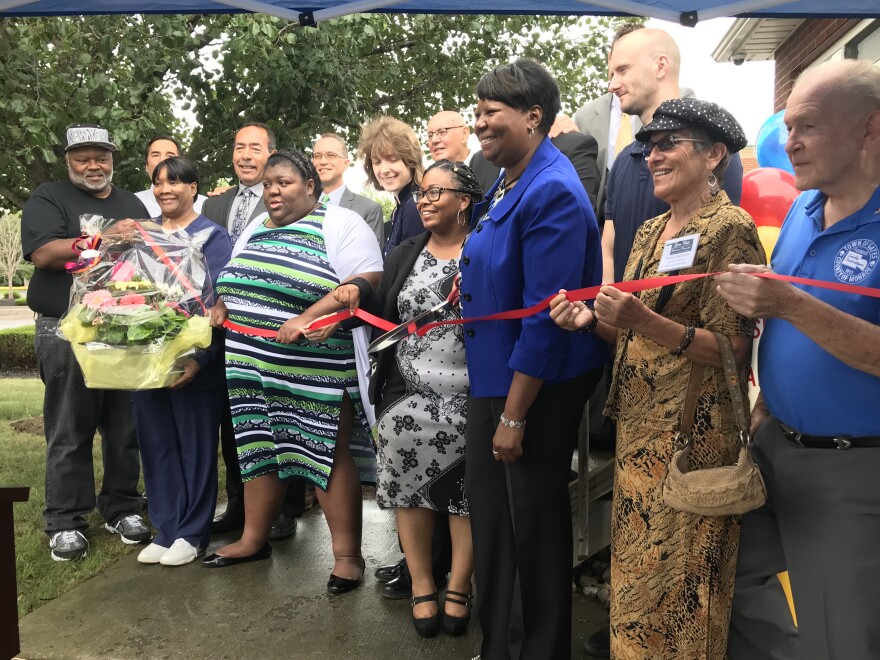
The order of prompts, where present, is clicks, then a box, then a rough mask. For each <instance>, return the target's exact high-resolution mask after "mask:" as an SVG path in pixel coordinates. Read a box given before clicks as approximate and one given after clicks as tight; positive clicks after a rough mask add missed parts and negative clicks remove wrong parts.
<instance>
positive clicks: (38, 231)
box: [21, 124, 150, 561]
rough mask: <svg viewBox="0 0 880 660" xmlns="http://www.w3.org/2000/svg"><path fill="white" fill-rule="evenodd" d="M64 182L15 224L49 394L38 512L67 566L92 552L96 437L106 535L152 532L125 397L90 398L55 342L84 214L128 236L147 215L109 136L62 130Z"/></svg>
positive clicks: (102, 393) (44, 189)
mask: <svg viewBox="0 0 880 660" xmlns="http://www.w3.org/2000/svg"><path fill="white" fill-rule="evenodd" d="M63 145H64V152H65V160H66V162H67V173H68V180H66V181H56V182H54V183H44V184H43V185H41V186H39V187H38V188H37V189H36V190H35V191H34V192H33V194H32V195H31V197H30V199H29V200H28V202H27V204H25V207H24V212H23V214H22V217H21V243H22V248H23V251H24V257H25V259H27V260H29V261H31V262H33V264H34V266H35V267H36V270H35V271H34V276H33V278H32V279H31V282H30V286H29V287H28V294H27V302H28V307H30V308H31V309H32V310H34V311H35V312H37V314H38V318H37V327H36V337H35V341H34V344H35V347H36V352H37V360H38V363H39V367H40V378H41V379H42V380H43V383H44V384H45V386H46V393H45V399H44V402H43V427H44V429H45V433H46V508H45V510H44V512H43V519H44V521H45V529H46V533H47V534H48V535H49V548H50V550H51V554H52V559H54V560H56V561H68V560H71V559H79V558H81V557H84V556H85V555H86V554H87V553H88V548H89V543H88V540H87V539H86V537H85V536H84V535H83V530H85V529H86V527H88V523H86V521H85V516H86V515H87V514H88V513H89V512H91V511H92V509H94V508H95V504H96V501H95V476H94V471H93V468H92V445H93V442H94V437H95V432H96V431H99V432H100V433H101V442H102V449H103V455H104V478H103V482H102V485H101V492H100V493H99V495H98V498H97V507H98V511H99V512H100V513H101V516H102V517H103V518H104V520H105V521H106V524H105V525H104V526H105V527H106V529H107V530H108V531H110V532H113V533H114V534H118V535H119V536H120V537H121V539H122V542H123V543H127V544H133V543H142V542H144V541H148V540H149V539H150V530H149V528H148V527H147V526H146V525H145V524H144V521H143V519H142V518H141V517H140V515H138V510H139V508H140V504H141V500H140V497H139V495H138V491H137V485H138V477H139V476H140V463H139V459H138V446H137V436H136V435H135V428H134V420H133V418H132V413H131V398H130V396H129V393H128V392H121V391H115V390H90V389H88V388H87V387H86V385H85V382H84V381H83V376H82V372H81V371H80V368H79V365H78V364H77V362H76V360H75V359H74V357H73V352H72V351H71V349H70V345H69V344H68V343H67V342H66V341H64V340H63V339H61V338H59V337H58V336H57V335H56V329H57V327H58V319H59V317H60V316H62V315H63V314H64V313H65V312H66V311H67V306H68V298H69V295H70V286H71V283H72V280H71V276H70V275H69V274H68V273H67V272H66V271H65V268H64V265H65V263H67V262H71V261H73V262H75V261H76V260H77V258H78V256H79V254H80V253H81V252H82V250H83V247H84V243H83V241H82V240H80V236H81V233H80V216H81V215H83V214H97V215H101V216H103V217H104V218H107V219H114V220H119V222H116V224H114V225H113V226H111V227H110V228H109V229H108V230H107V231H105V232H104V233H105V235H107V234H114V233H119V234H124V233H128V232H131V231H133V230H134V221H133V220H131V218H144V217H146V216H147V210H146V209H145V208H144V205H143V204H141V202H140V200H138V199H137V197H135V196H134V195H133V194H132V193H130V192H126V191H125V190H121V189H119V188H117V187H115V186H113V185H112V183H111V182H112V180H113V152H114V151H116V145H115V144H113V142H112V141H111V140H110V134H109V133H108V132H107V130H106V129H104V128H101V127H100V126H96V125H94V124H76V125H74V126H70V127H69V128H67V130H66V131H65V135H64V139H63Z"/></svg>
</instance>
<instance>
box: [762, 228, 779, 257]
mask: <svg viewBox="0 0 880 660" xmlns="http://www.w3.org/2000/svg"><path fill="white" fill-rule="evenodd" d="M758 238H760V239H761V245H763V246H764V251H765V252H766V253H767V263H768V264H769V263H770V255H771V254H773V248H774V247H775V246H776V241H777V239H778V238H779V227H767V226H764V227H758Z"/></svg>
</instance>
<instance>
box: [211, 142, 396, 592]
mask: <svg viewBox="0 0 880 660" xmlns="http://www.w3.org/2000/svg"><path fill="white" fill-rule="evenodd" d="M264 177H265V178H264V182H263V183H264V193H263V194H264V199H265V203H266V208H267V209H268V213H269V214H268V218H266V217H261V218H258V219H256V220H255V221H254V222H253V223H252V224H251V226H249V227H248V228H247V229H246V230H245V231H244V233H243V234H242V236H241V237H240V238H239V240H238V242H237V243H236V246H235V249H234V250H233V258H232V260H231V261H230V262H229V264H228V265H227V267H226V268H225V269H224V270H223V272H222V273H221V274H220V277H219V278H218V281H217V294H218V296H219V297H220V299H221V301H222V305H221V306H219V309H218V310H217V313H216V314H215V322H221V321H223V320H227V332H226V380H227V386H228V388H229V400H230V404H231V407H232V419H233V425H234V428H235V437H236V443H237V444H238V459H239V465H240V466H241V476H242V480H243V481H244V482H245V527H244V531H243V533H242V537H241V539H240V540H239V541H237V542H235V543H232V544H230V545H227V546H224V547H222V548H220V549H219V550H217V552H216V553H214V554H213V555H211V556H210V557H207V558H206V559H205V560H204V562H203V563H204V564H205V565H206V566H208V567H222V566H229V565H232V564H237V563H242V562H246V561H254V560H257V559H265V558H268V557H269V556H270V555H271V547H270V546H269V544H268V543H267V538H268V535H269V530H270V528H271V526H272V521H273V520H274V519H275V517H276V516H277V515H278V510H279V507H280V504H281V499H282V497H283V495H284V490H285V488H286V485H285V481H286V480H287V479H290V478H293V477H304V478H306V479H309V480H311V481H312V482H313V483H314V484H315V485H316V486H317V487H318V488H317V491H316V492H317V493H318V501H319V502H320V504H321V508H322V509H323V511H324V515H325V517H326V519H327V524H328V526H329V527H330V534H331V537H332V539H333V555H334V557H335V566H334V569H333V572H332V574H331V576H330V581H329V582H328V585H327V586H328V589H329V590H330V591H332V592H335V593H343V592H345V591H349V590H351V589H353V588H354V587H356V586H358V585H359V584H360V582H361V581H362V579H363V572H364V565H363V558H362V555H361V490H360V484H361V482H362V481H366V482H374V481H375V455H374V453H373V448H372V443H371V439H370V435H369V427H370V425H371V423H372V421H373V418H372V410H370V409H367V408H365V405H364V403H363V402H362V400H361V394H360V387H359V382H358V370H357V360H356V350H355V347H356V344H358V343H360V345H361V346H362V347H363V348H365V347H366V336H365V335H363V334H362V333H363V332H364V330H356V331H354V332H351V331H346V330H341V329H338V328H336V327H329V328H326V329H322V330H318V331H310V332H309V337H308V340H307V339H306V338H305V336H304V328H305V326H307V325H308V324H309V323H310V322H311V321H313V320H315V319H316V318H318V317H320V316H323V315H326V314H328V313H330V312H333V311H336V310H338V309H339V304H338V303H337V302H336V301H335V300H334V298H333V290H334V289H335V287H336V286H337V285H339V284H340V283H341V282H344V281H346V280H348V279H350V278H352V277H363V278H365V279H367V280H369V281H371V282H373V283H377V282H378V279H379V277H380V275H381V270H382V256H381V254H380V252H379V247H378V245H377V244H376V239H375V237H374V236H373V234H372V231H371V230H370V228H369V227H368V226H367V224H366V223H365V222H364V221H363V220H362V219H361V218H360V217H359V216H358V215H356V214H354V213H352V212H350V211H347V210H345V209H342V208H339V207H335V206H331V207H328V206H326V205H323V204H320V203H318V201H317V200H318V199H319V197H320V195H321V182H320V179H319V178H318V174H317V172H316V171H315V168H314V166H313V165H312V163H311V161H309V160H308V159H307V158H306V157H305V156H303V155H302V154H301V153H299V152H297V151H294V150H281V151H279V152H277V153H276V154H273V155H272V156H271V157H270V158H269V161H268V163H267V165H266V172H265V175H264ZM276 333H277V336H275V335H276ZM358 353H361V351H358ZM365 354H366V351H363V355H364V359H365Z"/></svg>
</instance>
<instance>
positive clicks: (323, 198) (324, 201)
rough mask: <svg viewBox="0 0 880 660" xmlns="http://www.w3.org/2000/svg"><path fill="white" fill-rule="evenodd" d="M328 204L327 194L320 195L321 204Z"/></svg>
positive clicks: (328, 197) (328, 196)
mask: <svg viewBox="0 0 880 660" xmlns="http://www.w3.org/2000/svg"><path fill="white" fill-rule="evenodd" d="M329 203H330V195H328V194H327V193H323V194H322V195H321V204H329Z"/></svg>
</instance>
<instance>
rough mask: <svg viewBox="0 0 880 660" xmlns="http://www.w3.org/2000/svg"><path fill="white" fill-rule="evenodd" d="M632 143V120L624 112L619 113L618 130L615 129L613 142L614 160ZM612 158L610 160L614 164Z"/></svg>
mask: <svg viewBox="0 0 880 660" xmlns="http://www.w3.org/2000/svg"><path fill="white" fill-rule="evenodd" d="M632 141H633V130H632V118H631V117H630V116H629V115H628V114H626V113H625V112H622V113H620V128H618V129H617V140H615V142H614V158H616V157H617V155H618V154H619V153H620V152H622V151H623V150H624V149H626V147H627V146H629V144H630V143H631V142H632ZM614 158H612V159H611V162H612V163H613V162H614ZM609 167H610V165H609Z"/></svg>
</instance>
